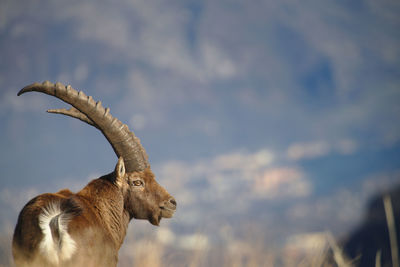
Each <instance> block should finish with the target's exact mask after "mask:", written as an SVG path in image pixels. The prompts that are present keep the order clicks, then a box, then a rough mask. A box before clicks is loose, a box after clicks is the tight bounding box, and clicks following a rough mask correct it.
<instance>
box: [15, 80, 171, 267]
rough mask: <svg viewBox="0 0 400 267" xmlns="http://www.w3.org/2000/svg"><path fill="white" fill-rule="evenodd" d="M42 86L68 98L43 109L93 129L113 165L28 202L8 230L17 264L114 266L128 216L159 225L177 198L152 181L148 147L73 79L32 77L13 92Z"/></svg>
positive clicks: (62, 97) (43, 88)
mask: <svg viewBox="0 0 400 267" xmlns="http://www.w3.org/2000/svg"><path fill="white" fill-rule="evenodd" d="M32 91H36V92H40V93H44V94H48V95H51V96H54V97H57V98H59V99H61V100H62V101H64V102H66V103H68V104H70V105H71V106H72V107H71V108H70V109H68V110H67V109H51V110H48V112H49V113H56V114H63V115H67V116H70V117H73V118H76V119H79V120H81V121H83V122H85V123H87V124H89V125H91V126H94V127H95V128H97V129H99V130H100V131H101V132H102V133H103V135H104V136H105V137H106V139H107V140H108V142H109V143H110V145H111V146H112V148H113V150H114V152H115V154H116V155H117V157H118V161H117V164H116V165H115V169H114V170H113V171H112V172H111V173H109V174H106V175H104V176H102V177H100V178H97V179H94V180H92V181H91V182H89V184H87V185H86V186H85V187H84V188H83V189H82V190H80V191H79V192H77V193H72V192H71V191H70V190H68V189H63V190H61V191H59V192H57V193H45V194H42V195H39V196H37V197H35V198H33V199H32V200H31V201H29V202H28V203H27V204H26V205H25V206H24V208H23V209H22V211H21V212H20V214H19V217H18V222H17V225H16V227H15V231H14V236H13V256H14V262H15V264H16V266H60V265H61V266H66V265H68V266H85V265H86V266H116V265H117V261H118V250H119V248H120V247H121V245H122V243H123V240H124V238H125V235H126V231H127V228H128V223H129V221H130V220H131V219H132V218H135V219H146V220H148V221H149V222H150V223H151V224H153V225H159V224H160V221H161V219H162V218H171V217H172V216H173V214H174V212H175V210H176V206H177V203H176V200H175V199H174V198H173V197H172V196H171V195H170V194H169V193H168V192H167V191H166V190H165V189H164V188H163V187H162V186H161V185H159V184H158V183H157V181H156V180H155V176H154V174H153V172H152V171H151V168H150V164H149V162H148V156H147V154H146V151H145V150H144V148H143V147H142V145H141V143H140V140H139V138H137V137H136V136H135V134H134V133H133V132H132V131H130V130H129V127H128V126H127V125H126V124H123V123H122V122H121V121H120V120H118V119H117V118H115V117H113V116H112V115H111V114H110V109H109V108H104V107H103V106H102V104H101V102H100V101H98V102H96V101H94V100H93V98H92V97H91V96H86V95H85V94H84V93H83V92H82V91H80V92H78V91H76V90H75V89H73V88H72V87H71V86H69V85H68V86H64V85H63V84H61V83H56V84H53V83H51V82H48V81H46V82H44V83H41V84H39V83H34V84H31V85H28V86H26V87H24V88H23V89H22V90H21V91H20V92H19V93H18V95H21V94H24V93H26V92H32Z"/></svg>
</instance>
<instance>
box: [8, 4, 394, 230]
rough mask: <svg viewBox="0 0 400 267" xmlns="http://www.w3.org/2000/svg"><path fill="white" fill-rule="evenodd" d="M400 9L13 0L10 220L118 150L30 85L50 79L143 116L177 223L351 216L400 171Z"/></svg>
mask: <svg viewBox="0 0 400 267" xmlns="http://www.w3.org/2000/svg"><path fill="white" fill-rule="evenodd" d="M399 12H400V3H399V2H398V1H394V0H385V1H373V0H366V1H317V0H310V1H299V2H296V1H289V0H281V1H272V0H266V1H239V0H233V1H224V0H221V1H195V0H189V1H158V0H154V1H153V0H150V1H148V0H146V1H144V0H124V1H113V2H109V1H102V0H100V1H99V0H98V1H89V0H85V1H74V0H71V1H50V0H40V1H15V0H1V1H0V62H1V63H0V125H1V127H0V147H1V151H0V195H1V196H0V206H1V207H2V209H4V207H8V209H7V210H8V212H4V213H3V212H2V214H3V216H1V218H0V221H2V222H5V221H7V222H8V221H11V223H13V220H15V218H16V215H17V212H18V211H19V209H20V208H22V205H23V204H24V202H25V201H27V200H29V198H30V197H32V196H33V195H35V194H37V193H41V192H46V191H49V190H50V191H56V190H58V189H60V188H64V187H70V188H72V189H74V190H78V189H79V188H81V187H83V186H84V185H85V184H86V183H87V182H88V181H89V179H91V178H95V177H96V176H98V175H101V174H105V173H108V172H110V171H112V170H113V167H114V165H115V163H116V157H115V155H114V154H113V151H112V149H111V147H110V146H109V144H108V143H107V142H106V140H105V138H104V137H103V136H102V135H101V134H100V132H98V131H97V130H96V129H94V128H93V127H89V126H88V125H85V124H83V123H82V122H80V121H77V120H74V119H71V118H67V117H62V116H59V115H52V114H47V113H45V110H46V109H48V108H58V107H66V105H65V104H64V103H62V102H60V101H58V100H56V99H53V98H51V97H49V96H47V95H40V94H38V93H30V94H25V95H23V96H19V97H17V92H18V90H19V89H20V88H22V87H24V86H26V85H28V84H30V83H33V82H42V81H44V80H50V81H52V82H56V81H60V82H63V83H65V84H71V85H72V87H74V88H75V89H77V90H83V91H84V92H85V93H86V94H87V95H91V96H93V98H94V99H95V100H101V101H102V102H103V105H104V106H108V107H110V108H111V113H112V114H113V115H114V116H116V117H118V118H119V119H120V120H122V121H123V122H125V123H127V124H128V125H129V127H130V128H131V129H133V130H134V131H135V133H136V135H137V136H138V137H139V138H140V139H141V141H142V144H143V145H144V147H145V148H146V150H147V152H148V154H149V158H150V162H151V164H152V168H153V170H154V172H155V173H156V175H157V177H158V179H159V181H160V183H161V184H163V185H165V186H166V187H167V189H168V190H169V191H171V192H172V193H173V194H174V195H175V196H176V198H177V200H178V206H179V210H178V213H177V216H176V217H177V218H176V225H182V227H183V228H184V229H196V227H199V225H200V226H201V227H202V226H204V225H205V224H207V223H206V220H205V218H204V214H205V213H206V214H207V215H208V216H213V217H217V218H218V219H217V222H218V223H220V224H224V223H228V220H229V218H239V219H243V220H245V219H246V218H247V219H249V216H250V217H251V218H253V219H254V220H257V221H258V222H260V223H261V224H263V223H265V225H268V227H269V228H268V229H274V227H276V229H277V231H276V232H277V233H279V230H282V229H283V230H282V231H284V230H285V229H286V228H285V227H290V229H292V230H291V231H293V232H296V231H297V232H306V231H320V230H331V231H333V232H338V233H340V232H341V231H347V230H348V229H350V228H351V227H352V226H354V224H355V223H356V221H357V220H358V219H359V216H361V214H362V211H363V207H364V204H365V201H366V200H367V199H368V197H369V196H371V195H373V194H375V193H376V192H380V191H381V190H384V189H385V188H389V187H391V186H393V185H395V184H398V183H399V182H400V164H399V163H400V123H399V114H400V31H399V28H400V17H399V16H398V14H399ZM10 218H11V219H10ZM282 221H284V222H285V223H282ZM277 222H280V223H277ZM170 225H171V227H173V222H171V224H170ZM293 225H296V227H294V228H293V227H292V226H293ZM185 227H187V228H185ZM215 227H217V226H215ZM285 233H287V229H286V230H285ZM289 234H290V233H289Z"/></svg>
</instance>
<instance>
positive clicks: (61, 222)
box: [39, 202, 76, 265]
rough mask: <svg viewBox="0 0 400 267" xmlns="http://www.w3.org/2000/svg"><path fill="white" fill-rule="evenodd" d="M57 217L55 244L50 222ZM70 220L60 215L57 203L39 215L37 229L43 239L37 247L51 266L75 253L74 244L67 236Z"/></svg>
mask: <svg viewBox="0 0 400 267" xmlns="http://www.w3.org/2000/svg"><path fill="white" fill-rule="evenodd" d="M58 215H59V219H58V229H59V231H58V236H59V241H58V242H57V240H54V238H53V236H52V233H51V228H50V222H51V220H52V219H54V218H55V217H56V216H58ZM70 220H71V216H70V215H68V214H65V213H62V211H61V208H60V203H59V202H52V203H50V204H49V205H48V206H46V207H44V208H43V212H42V213H41V214H40V215H39V227H40V229H42V232H43V239H42V241H41V242H40V245H39V247H40V252H41V253H42V254H43V255H44V256H45V257H46V258H47V259H48V261H49V262H50V263H52V264H55V265H57V264H59V263H60V262H62V261H66V260H68V259H70V258H71V257H72V255H73V254H74V253H75V251H76V243H75V241H74V240H73V239H72V238H71V236H70V235H69V234H68V223H69V221H70Z"/></svg>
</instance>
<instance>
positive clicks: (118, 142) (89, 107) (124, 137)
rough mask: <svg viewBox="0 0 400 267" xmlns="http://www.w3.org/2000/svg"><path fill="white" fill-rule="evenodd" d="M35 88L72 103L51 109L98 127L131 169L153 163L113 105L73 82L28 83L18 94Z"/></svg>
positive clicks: (145, 166) (134, 169) (129, 170)
mask: <svg viewBox="0 0 400 267" xmlns="http://www.w3.org/2000/svg"><path fill="white" fill-rule="evenodd" d="M32 91H36V92H41V93H44V94H48V95H51V96H54V97H57V98H59V99H61V100H62V101H64V102H66V103H68V104H70V105H71V106H72V108H71V109H69V110H66V109H55V110H48V112H50V113H58V114H64V115H67V116H71V117H73V118H77V119H80V120H81V121H84V122H86V123H88V124H90V125H92V126H94V127H96V128H98V129H99V130H100V131H101V132H102V133H103V134H104V136H105V137H106V138H107V140H108V142H109V143H110V144H111V146H112V148H113V149H114V152H115V154H117V156H118V157H120V156H122V157H123V158H124V163H125V167H126V170H127V171H128V172H133V171H143V170H144V169H146V168H148V167H150V164H149V162H148V157H147V154H146V151H145V150H144V148H143V147H142V145H141V144H140V140H139V138H137V137H136V136H135V134H134V133H133V132H131V131H130V130H129V128H128V126H127V125H126V124H123V123H122V122H121V121H120V120H118V119H117V118H114V117H113V116H111V114H110V109H109V108H106V109H105V108H104V107H102V105H101V102H100V101H98V102H96V101H94V100H93V98H92V97H91V96H86V95H85V94H84V93H83V92H82V91H80V92H78V91H76V90H75V89H73V88H72V87H71V86H70V85H68V86H65V85H63V84H62V83H56V84H53V83H51V82H49V81H45V82H43V83H42V84H40V83H33V84H31V85H28V86H26V87H24V88H22V89H21V91H19V92H18V95H21V94H23V93H26V92H32Z"/></svg>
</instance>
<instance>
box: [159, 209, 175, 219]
mask: <svg viewBox="0 0 400 267" xmlns="http://www.w3.org/2000/svg"><path fill="white" fill-rule="evenodd" d="M175 210H176V209H175V208H174V209H170V208H168V207H161V216H162V217H163V218H171V217H172V216H173V215H174V213H175Z"/></svg>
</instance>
